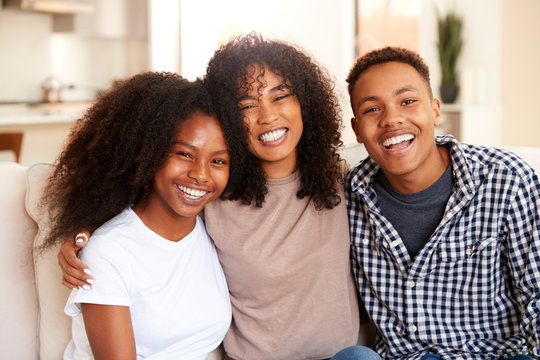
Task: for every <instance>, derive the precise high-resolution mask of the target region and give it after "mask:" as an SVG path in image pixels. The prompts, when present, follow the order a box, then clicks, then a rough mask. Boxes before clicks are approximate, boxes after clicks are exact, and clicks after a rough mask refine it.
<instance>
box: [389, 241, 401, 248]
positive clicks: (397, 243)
mask: <svg viewBox="0 0 540 360" xmlns="http://www.w3.org/2000/svg"><path fill="white" fill-rule="evenodd" d="M390 245H392V246H393V247H396V246H398V245H399V240H394V241H392V242H391V243H390Z"/></svg>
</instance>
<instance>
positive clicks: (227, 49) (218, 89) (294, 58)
mask: <svg viewBox="0 0 540 360" xmlns="http://www.w3.org/2000/svg"><path fill="white" fill-rule="evenodd" d="M252 65H255V66H256V67H257V68H259V69H261V70H262V71H264V67H265V66H266V67H267V68H268V69H270V70H271V71H272V72H273V73H275V74H276V75H278V76H280V77H281V78H282V79H283V81H284V82H287V83H288V84H289V83H290V84H291V90H292V93H293V94H294V95H295V96H296V97H297V98H298V101H299V103H300V107H301V113H302V121H303V133H302V136H301V138H300V141H299V143H298V146H297V150H298V151H297V154H298V155H297V156H298V161H297V166H298V171H299V174H300V178H301V188H300V189H299V190H298V192H297V197H298V198H300V199H301V198H304V197H306V196H309V197H311V199H312V200H313V203H314V205H315V207H316V208H317V209H319V210H320V209H324V208H327V209H331V208H333V207H334V206H336V205H337V204H339V202H340V201H341V199H340V196H339V194H338V189H337V186H339V184H340V183H342V178H343V165H342V163H341V161H342V160H341V158H340V156H339V154H338V152H337V151H338V148H339V146H341V145H342V142H341V108H340V106H339V102H338V100H337V98H336V96H335V94H334V83H333V82H332V81H331V80H330V78H329V76H328V74H327V73H326V71H325V70H324V69H323V68H322V67H321V66H320V65H318V64H317V63H315V61H314V60H313V59H312V58H311V57H310V56H308V55H307V54H306V53H305V52H303V51H301V50H300V49H299V48H298V47H296V46H293V45H290V44H288V43H285V42H282V41H277V40H265V39H263V38H262V36H260V35H259V34H256V33H250V34H244V35H241V36H238V37H236V38H234V39H232V40H231V41H229V42H228V43H227V44H225V45H223V46H221V47H220V48H219V49H218V50H217V51H216V52H215V54H214V56H213V57H212V59H211V60H210V62H209V63H208V67H207V71H206V78H205V82H206V84H207V88H208V89H209V91H211V92H212V95H213V98H214V99H215V101H216V105H217V106H218V111H219V116H220V117H221V118H222V121H223V123H224V126H229V127H230V128H231V132H232V131H234V132H235V134H236V139H235V142H236V143H237V144H240V145H241V146H243V148H244V155H243V156H242V163H243V164H244V165H243V166H242V172H243V176H242V177H241V181H240V182H237V183H232V182H231V189H230V192H229V193H228V194H227V197H226V198H227V199H229V200H240V201H242V202H243V203H244V204H255V206H257V207H262V204H263V202H264V198H265V195H266V194H267V187H266V178H265V174H264V171H263V169H262V167H261V165H260V164H259V160H258V159H257V158H256V157H255V156H254V155H252V154H251V153H250V152H249V150H248V139H247V131H246V127H245V125H244V121H243V118H242V114H241V112H240V110H239V108H238V104H237V103H238V99H239V97H241V96H243V95H245V94H247V92H248V90H249V84H250V81H249V79H248V78H249V73H248V69H249V67H250V66H252ZM263 75H264V73H261V74H260V75H259V79H260V78H262V76H263ZM260 86H262V82H260ZM225 124H226V125H225ZM233 129H234V130H233Z"/></svg>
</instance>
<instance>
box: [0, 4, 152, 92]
mask: <svg viewBox="0 0 540 360" xmlns="http://www.w3.org/2000/svg"><path fill="white" fill-rule="evenodd" d="M52 27H53V15H51V14H46V13H37V12H29V11H21V10H14V9H5V8H2V7H0V81H1V84H2V86H0V102H9V101H16V102H37V101H40V100H41V83H42V82H43V81H44V80H45V78H46V77H47V76H49V75H55V76H57V77H59V78H60V79H61V80H62V81H63V82H64V83H66V84H74V85H76V89H75V90H67V91H65V92H64V100H67V101H81V100H91V99H92V98H93V97H94V96H95V90H96V89H106V88H108V87H109V86H110V85H111V84H112V82H113V81H114V80H116V79H119V78H123V77H125V76H128V75H131V74H134V73H136V72H139V71H141V70H145V69H147V68H148V51H147V42H146V39H144V38H136V39H135V38H133V39H126V38H104V37H97V36H81V35H79V34H77V33H66V34H63V33H53V32H52Z"/></svg>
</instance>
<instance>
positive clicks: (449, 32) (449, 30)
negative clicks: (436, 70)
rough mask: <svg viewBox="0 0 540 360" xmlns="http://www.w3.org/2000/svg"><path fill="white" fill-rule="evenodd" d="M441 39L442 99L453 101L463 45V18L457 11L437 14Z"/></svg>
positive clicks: (439, 41)
mask: <svg viewBox="0 0 540 360" xmlns="http://www.w3.org/2000/svg"><path fill="white" fill-rule="evenodd" d="M437 22H438V30H439V40H438V41H437V49H438V51H439V61H440V64H441V73H442V79H441V87H440V93H441V100H442V101H443V102H444V103H453V102H454V101H455V100H456V97H457V94H458V90H459V83H458V72H457V62H458V59H459V56H460V54H461V49H462V47H463V39H462V34H461V30H462V28H463V19H462V18H461V17H460V16H458V15H457V14H456V13H455V12H453V11H451V12H448V13H447V14H446V15H445V16H440V15H438V16H437Z"/></svg>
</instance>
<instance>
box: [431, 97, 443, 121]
mask: <svg viewBox="0 0 540 360" xmlns="http://www.w3.org/2000/svg"><path fill="white" fill-rule="evenodd" d="M431 106H432V109H433V120H434V121H433V125H435V126H439V125H440V124H441V103H440V101H439V99H437V98H433V101H432V102H431Z"/></svg>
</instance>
